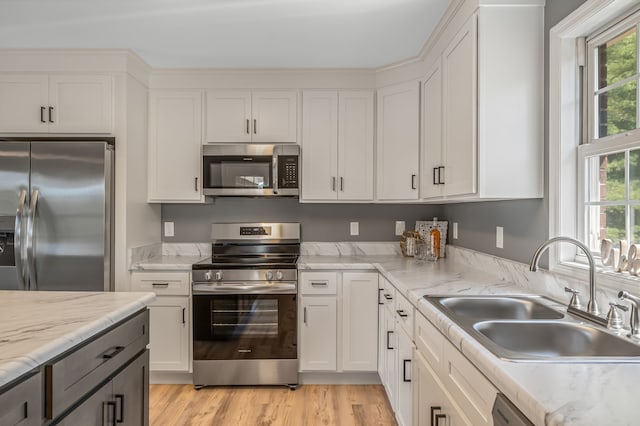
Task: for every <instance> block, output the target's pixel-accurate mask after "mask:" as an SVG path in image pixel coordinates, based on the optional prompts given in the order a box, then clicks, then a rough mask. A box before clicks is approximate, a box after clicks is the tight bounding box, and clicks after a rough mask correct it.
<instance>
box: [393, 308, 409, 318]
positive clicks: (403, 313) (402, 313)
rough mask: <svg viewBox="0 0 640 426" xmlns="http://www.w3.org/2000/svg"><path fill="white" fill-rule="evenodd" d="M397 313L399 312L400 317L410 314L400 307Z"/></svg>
mask: <svg viewBox="0 0 640 426" xmlns="http://www.w3.org/2000/svg"><path fill="white" fill-rule="evenodd" d="M396 313H397V314H398V316H399V317H400V318H406V317H408V316H409V314H407V313H405V312H404V310H402V309H398V310H397V311H396Z"/></svg>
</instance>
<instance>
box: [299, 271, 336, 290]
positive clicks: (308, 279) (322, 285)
mask: <svg viewBox="0 0 640 426" xmlns="http://www.w3.org/2000/svg"><path fill="white" fill-rule="evenodd" d="M337 289H338V273H337V272H302V273H301V274H300V291H301V293H302V294H336V292H337Z"/></svg>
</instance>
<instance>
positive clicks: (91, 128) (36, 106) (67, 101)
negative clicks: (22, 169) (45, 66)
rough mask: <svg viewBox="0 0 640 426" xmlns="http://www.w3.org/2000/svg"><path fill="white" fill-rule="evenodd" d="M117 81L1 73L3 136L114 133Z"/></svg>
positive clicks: (0, 124) (0, 130)
mask: <svg viewBox="0 0 640 426" xmlns="http://www.w3.org/2000/svg"><path fill="white" fill-rule="evenodd" d="M112 131H113V79H112V77H111V76H106V75H84V74H60V75H58V74H52V75H47V74H0V132H1V133H106V134H109V133H112Z"/></svg>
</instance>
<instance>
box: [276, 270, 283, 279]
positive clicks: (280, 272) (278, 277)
mask: <svg viewBox="0 0 640 426" xmlns="http://www.w3.org/2000/svg"><path fill="white" fill-rule="evenodd" d="M283 278H284V274H283V273H282V271H278V272H276V279H277V280H282V279H283Z"/></svg>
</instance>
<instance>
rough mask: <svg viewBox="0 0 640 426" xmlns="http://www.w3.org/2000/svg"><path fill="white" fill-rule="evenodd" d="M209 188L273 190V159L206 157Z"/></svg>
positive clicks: (206, 178)
mask: <svg viewBox="0 0 640 426" xmlns="http://www.w3.org/2000/svg"><path fill="white" fill-rule="evenodd" d="M205 161H207V162H208V163H207V164H205V182H206V183H207V187H208V188H251V189H264V188H271V187H272V185H271V179H272V176H271V174H272V165H271V157H246V158H244V159H243V158H242V157H238V158H235V157H233V158H229V157H205Z"/></svg>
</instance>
